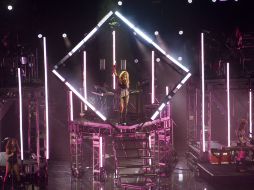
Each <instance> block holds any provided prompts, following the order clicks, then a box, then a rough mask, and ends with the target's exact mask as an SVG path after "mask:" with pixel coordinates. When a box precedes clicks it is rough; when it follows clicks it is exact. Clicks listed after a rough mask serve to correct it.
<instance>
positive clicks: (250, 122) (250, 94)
mask: <svg viewBox="0 0 254 190" xmlns="http://www.w3.org/2000/svg"><path fill="white" fill-rule="evenodd" d="M249 105H250V108H249V112H250V113H249V115H250V116H249V125H250V137H251V138H252V92H251V89H250V92H249Z"/></svg>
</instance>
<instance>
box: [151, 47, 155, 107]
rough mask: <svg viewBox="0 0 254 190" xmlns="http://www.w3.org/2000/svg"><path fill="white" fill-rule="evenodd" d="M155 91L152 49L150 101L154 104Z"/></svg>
mask: <svg viewBox="0 0 254 190" xmlns="http://www.w3.org/2000/svg"><path fill="white" fill-rule="evenodd" d="M154 99H155V91H154V51H152V93H151V103H152V104H154Z"/></svg>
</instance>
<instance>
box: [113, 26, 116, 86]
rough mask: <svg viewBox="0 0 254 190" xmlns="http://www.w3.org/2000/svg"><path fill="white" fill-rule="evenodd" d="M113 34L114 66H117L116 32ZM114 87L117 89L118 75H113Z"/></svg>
mask: <svg viewBox="0 0 254 190" xmlns="http://www.w3.org/2000/svg"><path fill="white" fill-rule="evenodd" d="M112 35H113V67H115V66H116V32H115V31H113V32H112ZM113 89H116V76H115V75H113Z"/></svg>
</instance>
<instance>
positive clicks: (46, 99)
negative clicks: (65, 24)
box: [43, 37, 49, 159]
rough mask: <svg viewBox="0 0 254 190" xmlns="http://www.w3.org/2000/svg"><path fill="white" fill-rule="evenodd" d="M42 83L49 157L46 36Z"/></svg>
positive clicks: (47, 156) (44, 40)
mask: <svg viewBox="0 0 254 190" xmlns="http://www.w3.org/2000/svg"><path fill="white" fill-rule="evenodd" d="M43 55H44V83H45V84H44V85H45V119H46V159H49V114H48V63H47V51H46V37H43Z"/></svg>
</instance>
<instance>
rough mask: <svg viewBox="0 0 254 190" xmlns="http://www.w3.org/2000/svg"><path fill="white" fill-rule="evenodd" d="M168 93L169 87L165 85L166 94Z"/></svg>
mask: <svg viewBox="0 0 254 190" xmlns="http://www.w3.org/2000/svg"><path fill="white" fill-rule="evenodd" d="M168 93H169V89H168V86H166V95H168Z"/></svg>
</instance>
